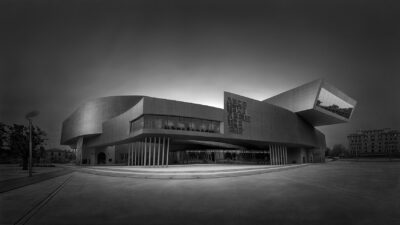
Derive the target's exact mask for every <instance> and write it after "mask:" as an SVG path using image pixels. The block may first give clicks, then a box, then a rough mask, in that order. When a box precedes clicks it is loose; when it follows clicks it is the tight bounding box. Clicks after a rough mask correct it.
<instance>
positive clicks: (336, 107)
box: [316, 88, 354, 119]
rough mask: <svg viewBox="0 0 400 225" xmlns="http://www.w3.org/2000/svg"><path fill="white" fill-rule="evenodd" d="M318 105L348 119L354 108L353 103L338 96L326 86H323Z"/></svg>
mask: <svg viewBox="0 0 400 225" xmlns="http://www.w3.org/2000/svg"><path fill="white" fill-rule="evenodd" d="M316 106H317V107H319V108H322V109H325V110H328V111H330V112H332V113H335V114H337V115H339V116H342V117H344V118H347V119H349V118H350V115H351V112H352V111H353V109H354V106H353V105H351V104H349V103H347V102H345V101H344V100H343V99H341V98H339V97H337V96H336V95H334V94H332V93H331V92H329V91H328V90H326V89H324V88H321V92H320V94H319V96H318V99H317V104H316Z"/></svg>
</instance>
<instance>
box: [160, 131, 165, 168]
mask: <svg viewBox="0 0 400 225" xmlns="http://www.w3.org/2000/svg"><path fill="white" fill-rule="evenodd" d="M164 150H165V137H163V145H162V160H161V165H162V166H164Z"/></svg>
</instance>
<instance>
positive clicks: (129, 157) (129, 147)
mask: <svg viewBox="0 0 400 225" xmlns="http://www.w3.org/2000/svg"><path fill="white" fill-rule="evenodd" d="M130 165H131V145H130V144H128V166H130Z"/></svg>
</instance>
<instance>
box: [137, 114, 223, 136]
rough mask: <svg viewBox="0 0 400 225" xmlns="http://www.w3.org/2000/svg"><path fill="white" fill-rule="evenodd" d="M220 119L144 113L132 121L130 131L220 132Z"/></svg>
mask: <svg viewBox="0 0 400 225" xmlns="http://www.w3.org/2000/svg"><path fill="white" fill-rule="evenodd" d="M220 125H221V123H220V122H219V121H214V120H204V119H198V118H190V117H181V116H163V115H143V116H141V117H139V118H138V119H136V120H133V121H131V122H130V132H134V131H136V130H139V129H165V130H182V131H195V132H207V133H220Z"/></svg>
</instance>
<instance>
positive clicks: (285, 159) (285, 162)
mask: <svg viewBox="0 0 400 225" xmlns="http://www.w3.org/2000/svg"><path fill="white" fill-rule="evenodd" d="M285 164H288V162H287V147H286V146H285Z"/></svg>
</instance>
